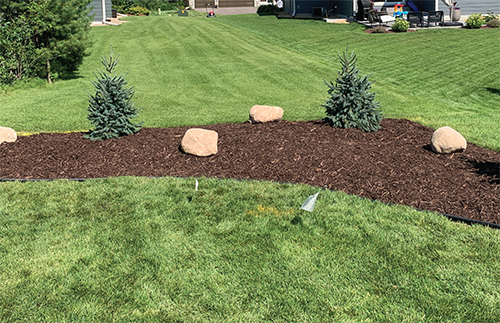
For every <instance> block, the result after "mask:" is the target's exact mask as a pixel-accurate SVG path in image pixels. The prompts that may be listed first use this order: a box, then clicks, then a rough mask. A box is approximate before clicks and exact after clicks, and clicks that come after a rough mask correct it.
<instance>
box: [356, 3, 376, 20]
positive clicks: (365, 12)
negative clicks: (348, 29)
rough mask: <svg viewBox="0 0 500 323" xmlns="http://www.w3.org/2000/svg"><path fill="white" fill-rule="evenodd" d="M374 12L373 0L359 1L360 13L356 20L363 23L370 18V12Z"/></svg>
mask: <svg viewBox="0 0 500 323" xmlns="http://www.w3.org/2000/svg"><path fill="white" fill-rule="evenodd" d="M371 10H373V3H372V0H358V12H357V14H356V19H358V20H360V21H363V20H365V19H366V18H369V17H368V16H369V14H370V11H371Z"/></svg>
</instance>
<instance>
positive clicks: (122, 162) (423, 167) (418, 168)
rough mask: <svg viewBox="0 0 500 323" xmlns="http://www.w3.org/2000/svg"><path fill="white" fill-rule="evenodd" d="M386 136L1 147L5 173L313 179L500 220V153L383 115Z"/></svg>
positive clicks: (305, 126) (163, 137) (313, 127)
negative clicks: (440, 146)
mask: <svg viewBox="0 0 500 323" xmlns="http://www.w3.org/2000/svg"><path fill="white" fill-rule="evenodd" d="M381 125H382V128H381V129H380V130H379V131H377V132H371V133H366V132H362V131H360V130H358V129H339V128H332V127H330V126H328V125H327V124H325V123H323V122H322V121H306V122H289V121H283V120H282V121H279V122H272V123H266V124H250V123H248V122H247V123H242V124H218V125H207V126H203V127H202V128H204V129H210V130H215V131H217V133H218V134H219V141H218V148H219V151H218V153H217V154H216V155H214V156H211V157H196V156H193V155H187V154H184V153H182V152H181V151H180V150H179V145H180V141H181V139H182V136H183V135H184V133H185V132H186V130H187V129H189V128H193V127H179V128H166V129H162V128H144V129H142V130H141V131H140V132H138V133H136V134H134V135H130V136H126V137H122V138H118V139H110V140H106V141H91V140H87V139H83V133H42V134H37V135H31V136H26V137H19V138H18V139H17V141H16V142H13V143H6V142H4V143H2V144H0V163H1V166H2V167H1V169H0V178H4V179H5V178H16V179H55V178H102V177H113V176H126V175H127V176H180V177H190V176H195V177H201V176H205V177H218V178H234V179H256V180H269V181H278V182H288V183H306V184H310V185H314V186H319V187H326V188H328V189H331V190H338V191H343V192H346V193H349V194H356V195H359V196H363V197H365V198H369V199H373V200H380V201H384V202H389V203H394V204H405V205H410V206H413V207H415V208H417V209H421V210H429V211H437V212H441V213H444V214H449V215H454V216H461V217H465V218H470V219H476V220H480V221H485V222H491V223H496V224H500V178H499V173H500V153H498V152H495V151H491V150H488V149H485V148H482V147H479V146H476V145H474V144H470V143H469V144H468V146H467V149H466V150H465V151H464V152H462V153H455V154H448V155H440V154H436V153H434V152H432V151H431V149H430V139H431V136H432V133H433V129H430V128H427V127H424V126H422V125H419V124H417V123H414V122H411V121H408V120H399V119H384V120H382V123H381Z"/></svg>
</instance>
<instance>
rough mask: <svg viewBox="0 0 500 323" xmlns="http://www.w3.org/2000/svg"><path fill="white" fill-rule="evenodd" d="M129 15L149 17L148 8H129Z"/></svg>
mask: <svg viewBox="0 0 500 323" xmlns="http://www.w3.org/2000/svg"><path fill="white" fill-rule="evenodd" d="M127 13H128V14H130V15H136V16H137V15H145V16H149V10H148V9H146V8H143V7H139V6H137V7H132V8H128V10H127Z"/></svg>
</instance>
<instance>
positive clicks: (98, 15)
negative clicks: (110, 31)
mask: <svg viewBox="0 0 500 323" xmlns="http://www.w3.org/2000/svg"><path fill="white" fill-rule="evenodd" d="M89 6H90V7H92V11H91V12H90V16H92V15H94V21H102V1H101V0H92V2H91V3H90V5H89ZM106 18H111V0H106Z"/></svg>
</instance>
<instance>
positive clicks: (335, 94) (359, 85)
mask: <svg viewBox="0 0 500 323" xmlns="http://www.w3.org/2000/svg"><path fill="white" fill-rule="evenodd" d="M339 59H340V63H341V65H342V70H341V71H339V72H338V74H339V77H338V78H337V80H336V81H335V83H333V82H327V81H326V80H325V83H326V85H328V88H329V89H328V94H329V95H330V97H329V98H328V100H326V102H325V104H323V107H324V108H325V109H326V115H327V117H325V118H324V119H323V121H324V122H327V123H329V124H330V126H332V127H337V128H360V129H362V130H363V131H368V132H369V131H377V130H378V129H380V120H382V119H383V115H382V113H381V111H380V110H379V108H380V106H379V103H378V102H375V93H370V92H369V90H370V88H371V85H372V84H373V82H370V81H369V80H368V78H369V77H370V75H368V76H363V77H360V76H359V75H358V74H359V70H358V69H357V68H356V62H357V61H358V59H357V57H356V53H355V52H352V53H351V54H350V55H349V46H347V48H346V51H345V52H344V53H342V54H339Z"/></svg>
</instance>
